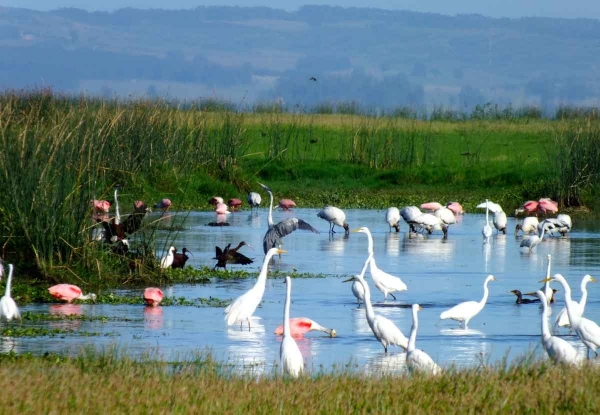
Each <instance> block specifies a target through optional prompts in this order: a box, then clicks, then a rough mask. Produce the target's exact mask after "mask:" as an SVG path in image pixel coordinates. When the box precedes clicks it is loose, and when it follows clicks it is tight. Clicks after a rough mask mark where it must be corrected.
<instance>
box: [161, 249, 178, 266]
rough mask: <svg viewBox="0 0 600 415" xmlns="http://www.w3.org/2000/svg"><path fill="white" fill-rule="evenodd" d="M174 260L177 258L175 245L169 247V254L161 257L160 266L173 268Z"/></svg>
mask: <svg viewBox="0 0 600 415" xmlns="http://www.w3.org/2000/svg"><path fill="white" fill-rule="evenodd" d="M174 260H175V247H174V246H171V247H169V250H168V251H167V254H166V255H164V256H163V257H162V258H161V260H160V267H161V268H163V269H166V268H171V265H173V261H174Z"/></svg>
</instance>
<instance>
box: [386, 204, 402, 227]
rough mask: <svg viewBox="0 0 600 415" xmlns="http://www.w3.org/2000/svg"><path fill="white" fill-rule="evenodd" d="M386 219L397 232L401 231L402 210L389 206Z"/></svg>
mask: <svg viewBox="0 0 600 415" xmlns="http://www.w3.org/2000/svg"><path fill="white" fill-rule="evenodd" d="M385 221H386V222H387V224H388V226H389V227H390V232H391V231H392V228H394V229H396V232H400V210H399V209H398V208H397V207H389V208H388V209H387V210H386V212H385Z"/></svg>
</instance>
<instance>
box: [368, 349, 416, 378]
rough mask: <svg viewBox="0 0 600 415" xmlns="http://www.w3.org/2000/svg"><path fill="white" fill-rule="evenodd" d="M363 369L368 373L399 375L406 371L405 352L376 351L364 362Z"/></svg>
mask: <svg viewBox="0 0 600 415" xmlns="http://www.w3.org/2000/svg"><path fill="white" fill-rule="evenodd" d="M364 370H365V372H366V373H367V374H368V375H374V376H387V375H399V374H402V373H405V372H406V371H407V367H406V353H404V352H398V353H378V354H376V355H375V356H373V357H371V358H370V359H369V360H367V362H366V363H365V366H364Z"/></svg>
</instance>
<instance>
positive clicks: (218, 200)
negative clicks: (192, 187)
mask: <svg viewBox="0 0 600 415" xmlns="http://www.w3.org/2000/svg"><path fill="white" fill-rule="evenodd" d="M208 203H209V204H211V205H213V206H217V205H218V204H219V203H223V198H222V197H219V196H213V197H211V198H210V199H209V201H208Z"/></svg>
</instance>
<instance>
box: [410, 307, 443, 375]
mask: <svg viewBox="0 0 600 415" xmlns="http://www.w3.org/2000/svg"><path fill="white" fill-rule="evenodd" d="M420 310H422V308H421V306H420V305H419V304H413V305H412V318H413V322H412V327H411V328H410V338H409V339H408V348H407V352H406V365H407V366H408V370H410V371H411V372H416V373H424V374H431V375H437V374H438V373H440V372H441V371H442V368H441V367H439V366H438V365H437V363H435V362H434V361H433V359H432V358H431V357H430V356H429V355H428V354H427V353H425V352H424V351H423V350H420V349H417V348H416V345H415V343H416V341H417V329H418V328H419V317H418V316H417V312H418V311H420Z"/></svg>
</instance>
